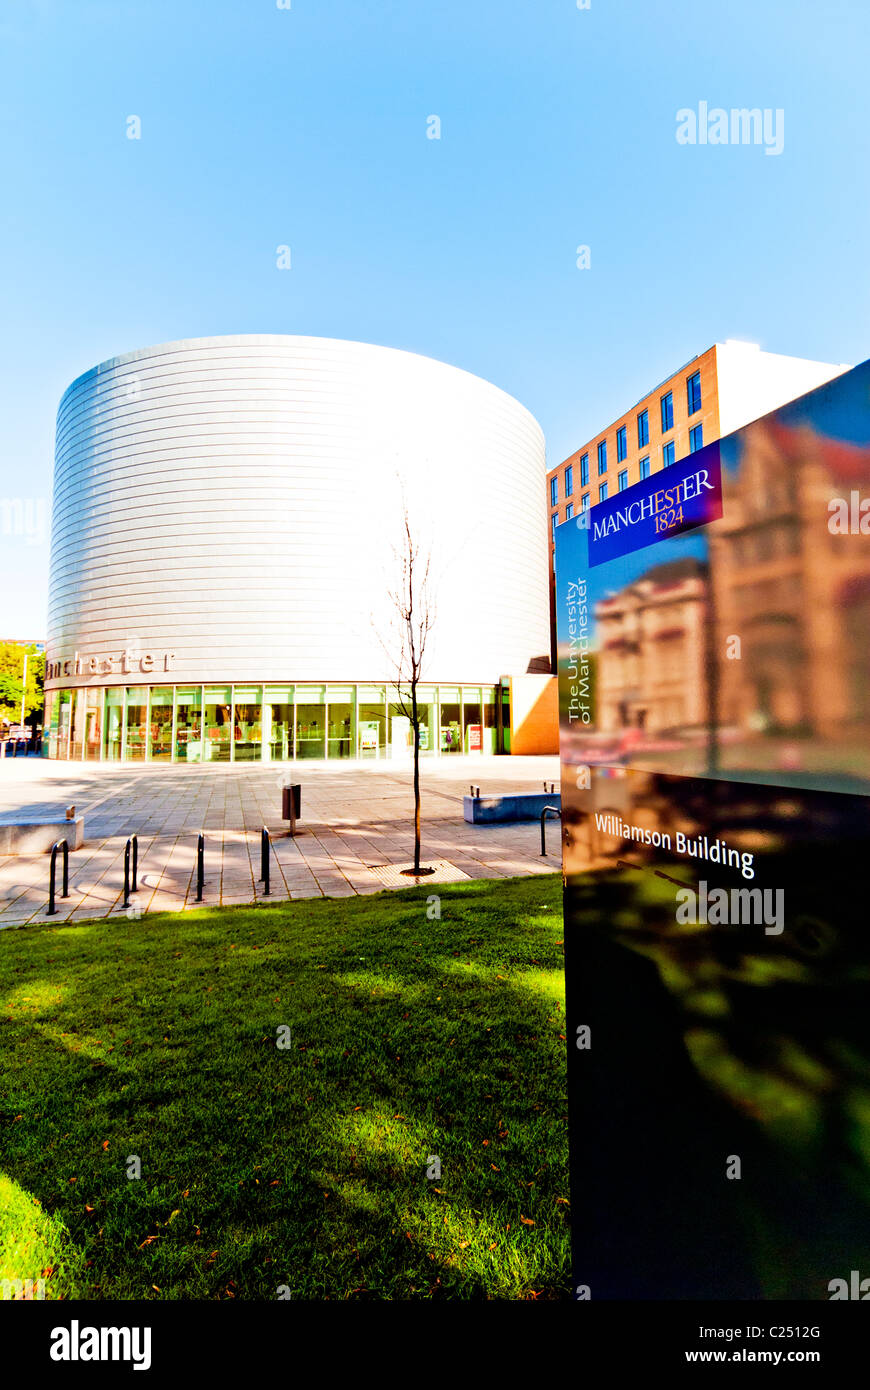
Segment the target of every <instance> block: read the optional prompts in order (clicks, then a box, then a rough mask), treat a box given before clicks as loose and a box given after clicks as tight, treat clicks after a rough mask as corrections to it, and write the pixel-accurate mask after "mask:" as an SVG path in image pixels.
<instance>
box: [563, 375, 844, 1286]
mask: <svg viewBox="0 0 870 1390" xmlns="http://www.w3.org/2000/svg"><path fill="white" fill-rule="evenodd" d="M868 534H870V363H865V364H863V365H862V366H860V367H856V368H855V369H854V370H852V371H850V372H847V373H845V374H844V375H842V376H840V377H839V378H838V379H836V380H835V381H833V382H831V383H829V384H828V385H826V386H823V387H821V388H819V389H818V390H816V391H813V392H811V393H810V394H809V395H806V396H804V397H802V398H800V399H799V400H797V401H794V402H792V403H791V404H789V405H787V406H785V407H783V408H781V409H780V410H777V411H775V412H773V413H772V414H770V415H768V416H765V417H764V418H762V419H760V420H757V421H755V422H753V423H752V424H749V425H747V426H745V427H744V428H742V429H740V430H738V431H737V432H736V433H734V434H732V435H730V436H728V437H726V438H724V439H722V440H720V441H717V443H715V444H713V445H709V446H707V447H706V448H704V449H701V450H698V451H697V452H696V453H694V454H691V455H690V456H689V457H688V458H685V459H682V460H679V461H678V462H677V463H675V464H673V465H671V466H670V467H667V468H665V469H662V470H661V471H659V472H658V473H655V474H653V475H652V476H651V477H650V478H647V479H645V480H643V481H642V482H641V483H639V484H637V485H636V486H634V487H630V488H627V489H626V490H624V491H623V492H620V493H619V494H618V495H617V496H616V497H613V498H611V499H610V500H609V501H608V502H606V503H603V504H601V505H599V506H596V507H593V508H592V509H591V510H590V511H589V512H587V513H585V514H583V515H582V516H581V517H580V518H579V519H577V520H571V521H568V522H565V523H564V524H563V525H561V526H559V527H558V528H557V530H556V589H557V644H558V661H559V700H560V730H561V760H562V814H563V831H564V872H565V952H566V975H567V1009H568V1024H569V1027H568V1036H569V1094H570V1120H571V1141H572V1218H573V1229H574V1233H575V1235H574V1241H575V1248H574V1283H575V1293H576V1296H577V1297H578V1298H593V1299H595V1298H603V1299H632V1298H636V1299H708V1298H742V1299H806V1300H812V1299H830V1298H836V1297H849V1296H850V1295H849V1294H848V1293H842V1292H841V1289H842V1288H851V1284H850V1283H849V1281H850V1278H851V1273H852V1271H859V1274H860V1272H861V1271H863V1275H862V1276H861V1277H862V1278H863V1277H864V1276H868V1277H870V1009H868V1002H870V1001H868V980H870V936H868V929H867V921H866V918H867V911H866V894H865V891H864V874H865V864H866V861H867V859H868V858H870V679H868V677H870V543H868ZM843 1281H845V1283H844V1282H843ZM854 1282H855V1281H854V1280H852V1283H853V1284H854ZM859 1287H860V1279H859ZM867 1290H868V1291H870V1282H868V1284H867Z"/></svg>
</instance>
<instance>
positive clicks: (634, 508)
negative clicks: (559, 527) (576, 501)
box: [583, 440, 722, 565]
mask: <svg viewBox="0 0 870 1390" xmlns="http://www.w3.org/2000/svg"><path fill="white" fill-rule="evenodd" d="M721 515H722V474H721V466H720V460H719V441H718V440H716V441H715V442H714V443H713V444H707V445H705V446H704V448H703V449H698V450H697V452H696V453H694V454H690V455H689V457H688V458H685V459H681V460H680V462H679V463H673V464H671V465H670V467H668V468H663V469H662V470H661V471H660V472H658V473H653V474H652V475H651V476H650V477H649V478H644V479H643V480H642V481H641V482H639V483H635V485H634V486H633V487H629V488H626V489H625V490H624V491H623V492H618V493H616V495H615V496H614V497H609V498H608V499H607V501H606V502H599V503H597V505H596V506H594V507H592V508H590V510H589V511H587V512H585V513H584V514H583V520H584V525H585V524H587V523H588V531H589V564H590V565H603V564H604V563H605V562H606V561H607V560H615V559H616V558H617V556H619V555H628V554H629V553H630V552H631V551H632V550H640V549H641V548H642V547H643V546H647V545H652V544H653V543H654V542H655V541H660V540H664V539H665V538H666V537H668V536H678V535H680V534H681V533H682V532H683V531H690V530H692V529H693V528H694V527H695V526H705V525H706V524H707V523H708V522H710V521H715V520H717V519H718V518H719V517H720V516H721Z"/></svg>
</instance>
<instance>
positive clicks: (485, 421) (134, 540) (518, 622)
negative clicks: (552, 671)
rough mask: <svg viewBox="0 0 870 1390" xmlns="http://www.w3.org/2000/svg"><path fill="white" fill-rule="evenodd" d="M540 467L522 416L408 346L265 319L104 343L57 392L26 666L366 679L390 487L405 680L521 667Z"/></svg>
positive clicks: (374, 659)
mask: <svg viewBox="0 0 870 1390" xmlns="http://www.w3.org/2000/svg"><path fill="white" fill-rule="evenodd" d="M544 481H545V462H544V440H543V435H542V432H541V429H540V427H539V425H538V424H537V422H536V421H535V420H534V418H533V417H532V416H531V415H530V414H529V412H528V411H527V410H525V409H524V407H523V406H521V405H520V404H519V403H518V402H517V401H515V400H514V399H513V398H512V397H510V396H508V395H506V394H505V393H504V392H503V391H500V390H499V389H498V388H496V387H495V386H492V385H490V384H489V383H488V382H485V381H482V380H480V379H479V378H477V377H474V376H471V375H469V374H468V373H467V372H463V371H459V370H458V369H456V368H454V367H450V366H446V365H445V364H443V363H441V362H435V361H432V360H431V359H429V358H425V357H419V356H416V355H413V354H411V353H407V352H400V351H395V350H393V349H390V348H383V347H373V346H370V345H367V344H364V343H352V342H342V341H338V340H333V339H323V338H305V337H283V336H238V337H220V338H201V339H191V340H187V341H182V342H175V343H167V344H164V345H162V346H159V347H153V348H147V349H143V350H142V351H140V352H133V353H128V354H126V355H124V356H122V357H115V358H112V359H111V360H110V361H108V362H104V363H102V364H101V365H100V366H98V367H95V368H94V369H93V370H91V371H89V372H86V373H85V374H84V375H83V376H81V377H79V378H78V379H77V380H76V381H75V382H73V384H72V385H71V386H70V387H69V389H68V390H67V392H66V393H65V395H64V397H63V399H62V401H61V404H60V408H59V411H58V420H57V451H56V464H55V480H54V511H53V530H52V546H51V580H50V601H49V622H48V650H47V660H48V662H49V664H50V666H51V667H52V668H58V669H53V670H52V675H51V677H50V678H49V679H48V680H47V685H48V686H49V687H55V688H56V687H59V686H78V685H111V684H113V683H117V681H118V680H119V677H120V678H121V679H123V680H125V681H126V682H127V683H128V684H135V683H143V684H145V683H151V684H154V683H159V682H161V681H164V682H166V681H169V682H172V681H175V682H185V681H189V682H205V681H215V680H220V681H246V680H260V681H263V680H285V681H286V680H297V679H317V680H336V679H338V680H375V679H380V680H385V679H386V680H389V679H390V678H391V677H393V676H394V674H395V666H394V665H393V664H392V661H391V659H390V658H389V657H388V656H387V654H386V653H385V650H384V644H385V645H386V647H387V648H388V649H391V648H392V639H391V636H390V627H391V623H392V621H393V609H392V606H391V603H390V600H389V598H388V593H389V589H390V588H391V587H394V583H395V560H394V555H393V549H394V547H396V546H400V544H401V515H402V498H403V497H404V502H405V504H406V506H407V509H408V514H409V516H410V519H411V523H412V528H413V530H414V533H415V536H416V538H417V539H418V541H419V542H420V545H421V548H422V550H423V551H428V552H429V553H430V555H431V566H432V576H433V590H434V594H435V605H436V619H435V627H434V630H433V636H432V639H431V644H430V648H429V652H428V657H429V659H428V661H427V662H426V668H425V671H424V675H425V678H426V679H427V680H430V681H433V680H434V681H437V680H448V681H460V680H462V681H478V682H495V681H497V679H498V677H499V676H500V675H502V674H504V673H508V672H522V671H525V670H526V668H527V666H528V663H529V661H530V660H531V659H533V658H535V657H541V656H545V655H546V653H547V652H548V650H549V610H548V595H547V577H548V571H547V566H548V552H547V535H546V512H545V508H544V506H543V505H542V498H543V497H544ZM124 653H128V656H127V657H124V655H123V654H124ZM142 653H145V654H146V656H145V657H144V660H143V659H142Z"/></svg>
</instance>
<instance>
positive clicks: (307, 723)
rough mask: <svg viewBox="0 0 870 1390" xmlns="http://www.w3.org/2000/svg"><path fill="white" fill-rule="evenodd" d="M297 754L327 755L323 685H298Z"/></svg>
mask: <svg viewBox="0 0 870 1390" xmlns="http://www.w3.org/2000/svg"><path fill="white" fill-rule="evenodd" d="M296 756H297V758H325V757H326V701H325V692H324V689H323V686H297V687H296Z"/></svg>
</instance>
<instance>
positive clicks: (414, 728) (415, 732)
mask: <svg viewBox="0 0 870 1390" xmlns="http://www.w3.org/2000/svg"><path fill="white" fill-rule="evenodd" d="M419 724H420V720H419V715H418V713H417V681H416V678H415V679H413V680H412V681H411V734H412V737H413V739H414V872H415V873H419V872H420V727H419Z"/></svg>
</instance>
